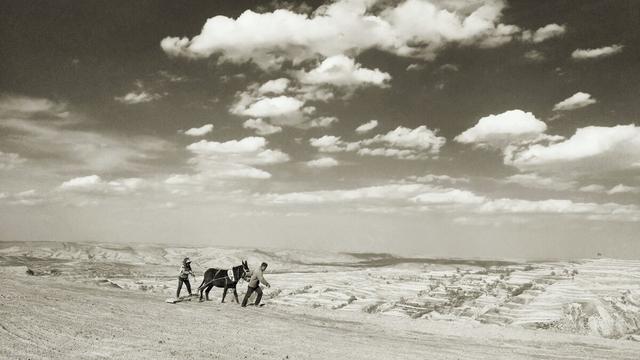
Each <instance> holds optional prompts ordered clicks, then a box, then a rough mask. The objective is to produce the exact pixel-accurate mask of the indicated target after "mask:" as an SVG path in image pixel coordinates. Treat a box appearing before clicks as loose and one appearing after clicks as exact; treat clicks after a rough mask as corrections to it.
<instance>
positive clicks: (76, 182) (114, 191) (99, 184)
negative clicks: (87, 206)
mask: <svg viewBox="0 0 640 360" xmlns="http://www.w3.org/2000/svg"><path fill="white" fill-rule="evenodd" d="M147 185H148V184H147V182H146V181H145V180H143V179H141V178H122V179H116V180H112V181H105V180H103V179H102V178H101V177H100V176H98V175H89V176H83V177H77V178H73V179H70V180H68V181H65V182H63V183H62V184H61V185H60V186H59V190H61V191H65V192H75V193H83V194H101V195H128V194H132V193H135V192H138V191H140V190H141V189H143V188H144V187H146V186H147Z"/></svg>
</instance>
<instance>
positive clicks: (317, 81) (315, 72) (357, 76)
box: [298, 55, 391, 88]
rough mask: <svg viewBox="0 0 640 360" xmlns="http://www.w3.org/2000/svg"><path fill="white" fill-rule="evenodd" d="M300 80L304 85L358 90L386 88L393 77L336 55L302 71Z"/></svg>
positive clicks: (299, 76)
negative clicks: (364, 87)
mask: <svg viewBox="0 0 640 360" xmlns="http://www.w3.org/2000/svg"><path fill="white" fill-rule="evenodd" d="M298 79H299V80H300V82H301V83H303V84H313V85H333V86H337V87H346V88H358V87H363V86H378V87H386V86H387V84H388V82H389V81H390V80H391V75H389V74H388V73H385V72H382V71H380V70H378V69H373V70H372V69H367V68H363V67H362V65H360V64H358V63H356V62H355V60H353V59H351V58H349V57H347V56H344V55H334V56H331V57H328V58H326V59H324V61H322V62H321V63H320V64H319V65H318V67H316V68H314V69H312V70H311V71H309V72H305V71H300V72H299V73H298Z"/></svg>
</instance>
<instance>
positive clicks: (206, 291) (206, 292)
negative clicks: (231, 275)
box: [204, 284, 213, 301]
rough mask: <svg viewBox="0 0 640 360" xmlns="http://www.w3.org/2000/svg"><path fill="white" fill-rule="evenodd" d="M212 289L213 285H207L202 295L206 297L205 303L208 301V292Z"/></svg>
mask: <svg viewBox="0 0 640 360" xmlns="http://www.w3.org/2000/svg"><path fill="white" fill-rule="evenodd" d="M212 288H213V284H211V285H208V286H207V289H206V290H205V291H204V295H205V296H206V298H207V301H209V292H210V291H211V289H212Z"/></svg>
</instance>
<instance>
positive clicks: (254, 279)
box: [249, 268, 271, 288]
mask: <svg viewBox="0 0 640 360" xmlns="http://www.w3.org/2000/svg"><path fill="white" fill-rule="evenodd" d="M250 274H251V279H249V287H252V288H254V287H256V286H258V285H259V284H260V283H263V284H265V285H266V286H271V285H270V284H269V282H268V281H267V280H265V278H264V275H263V273H262V269H261V268H257V269H255V270H253V271H251V272H250Z"/></svg>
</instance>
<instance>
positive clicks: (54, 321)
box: [0, 267, 640, 360]
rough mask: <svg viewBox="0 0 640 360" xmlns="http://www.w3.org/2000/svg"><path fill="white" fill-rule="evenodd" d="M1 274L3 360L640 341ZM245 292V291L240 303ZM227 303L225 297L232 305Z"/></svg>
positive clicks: (492, 354)
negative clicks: (169, 295) (176, 298)
mask: <svg viewBox="0 0 640 360" xmlns="http://www.w3.org/2000/svg"><path fill="white" fill-rule="evenodd" d="M24 269H25V268H19V267H0V280H1V281H2V286H1V289H0V358H2V359H203V358H204V359H510V360H513V359H565V360H566V359H638V356H639V355H638V354H640V344H638V343H636V342H633V341H627V340H608V339H602V338H595V337H586V336H579V335H567V334H559V333H554V332H550V331H543V330H537V331H534V330H525V329H517V328H510V327H500V326H495V325H481V324H477V323H463V322H444V321H429V320H411V319H407V318H396V317H393V316H381V315H371V314H365V313H354V312H348V311H326V310H320V309H309V308H296V307H287V306H274V305H269V304H268V305H267V306H264V307H261V308H255V307H248V308H244V309H243V308H240V306H238V305H237V304H236V303H233V302H228V303H225V304H220V303H219V302H218V299H219V297H218V296H219V294H217V296H215V297H214V299H215V301H210V302H205V303H198V302H197V301H191V302H183V303H179V304H175V305H174V304H167V303H165V302H164V300H165V299H164V298H159V297H158V296H157V295H152V294H147V293H144V292H139V291H127V290H120V289H111V288H101V287H96V286H93V285H85V284H81V283H75V282H68V281H65V280H62V279H59V278H56V277H44V276H42V277H41V276H28V275H26V274H25V273H24ZM242 295H243V291H241V292H240V296H242ZM227 301H229V300H227Z"/></svg>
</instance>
